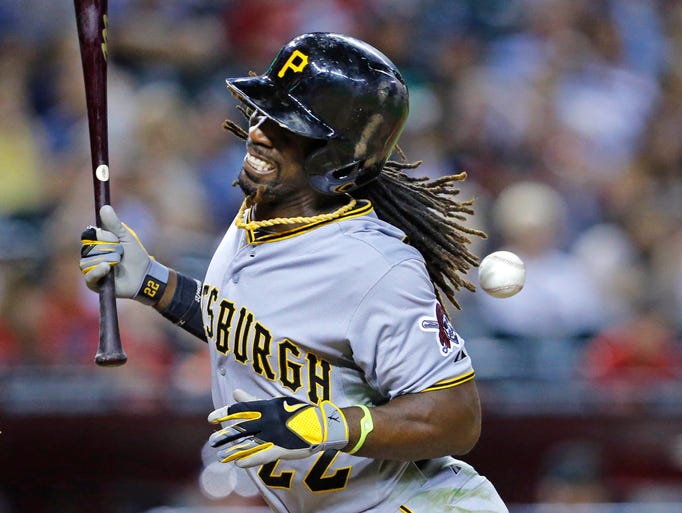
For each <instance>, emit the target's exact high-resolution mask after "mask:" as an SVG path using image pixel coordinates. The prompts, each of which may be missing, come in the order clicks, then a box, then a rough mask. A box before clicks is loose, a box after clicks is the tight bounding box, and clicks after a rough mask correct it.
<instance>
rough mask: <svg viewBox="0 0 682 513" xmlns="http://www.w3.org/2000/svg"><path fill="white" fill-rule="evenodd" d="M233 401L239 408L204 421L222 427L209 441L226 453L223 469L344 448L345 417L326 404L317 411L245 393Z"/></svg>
mask: <svg viewBox="0 0 682 513" xmlns="http://www.w3.org/2000/svg"><path fill="white" fill-rule="evenodd" d="M234 398H235V399H236V400H237V401H240V402H238V403H236V404H233V405H232V406H224V407H222V408H218V409H217V410H215V411H214V412H213V413H211V414H210V415H209V416H208V420H209V422H211V423H214V424H218V423H222V426H223V429H221V430H220V431H216V432H215V433H213V434H212V435H211V437H210V438H209V443H210V445H211V447H224V448H223V449H222V450H220V451H218V458H219V459H220V461H221V462H222V463H228V462H230V461H234V462H235V465H237V466H238V467H242V468H246V467H255V466H259V465H263V464H264V463H270V462H272V461H275V460H278V459H283V460H295V459H301V458H307V457H308V456H310V455H311V454H314V453H316V452H320V451H324V450H326V449H343V448H344V447H345V446H346V445H348V424H347V423H346V417H345V416H344V415H343V412H342V411H341V410H340V409H339V408H338V407H337V406H336V405H335V404H334V403H332V402H330V401H323V402H322V403H320V404H319V405H318V406H315V405H312V404H308V403H306V402H303V401H299V400H298V399H294V398H291V397H277V398H275V399H269V400H258V399H256V398H254V397H252V396H250V395H249V394H247V393H246V392H244V391H243V390H236V391H235V393H234Z"/></svg>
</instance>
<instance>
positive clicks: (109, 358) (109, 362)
mask: <svg viewBox="0 0 682 513" xmlns="http://www.w3.org/2000/svg"><path fill="white" fill-rule="evenodd" d="M127 361H128V356H127V355H126V354H125V353H97V354H96V355H95V363H96V364H97V365H99V366H100V367H120V366H121V365H124V364H125V363H126V362H127Z"/></svg>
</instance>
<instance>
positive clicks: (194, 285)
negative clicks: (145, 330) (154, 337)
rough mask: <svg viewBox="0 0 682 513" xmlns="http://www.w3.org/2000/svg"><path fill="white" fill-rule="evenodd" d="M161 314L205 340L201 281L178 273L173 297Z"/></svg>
mask: <svg viewBox="0 0 682 513" xmlns="http://www.w3.org/2000/svg"><path fill="white" fill-rule="evenodd" d="M161 315H163V316H164V317H165V318H166V319H168V320H169V321H171V322H173V323H175V324H177V325H178V326H180V327H181V328H183V329H185V330H187V331H188V332H190V333H192V334H193V335H196V336H197V337H199V338H200V339H202V340H206V334H205V333H204V321H203V319H202V315H201V282H200V281H199V280H195V279H194V278H189V277H187V276H184V275H182V274H180V273H178V274H177V284H176V286H175V294H173V299H171V302H170V304H169V305H168V308H166V309H165V310H164V311H163V312H161Z"/></svg>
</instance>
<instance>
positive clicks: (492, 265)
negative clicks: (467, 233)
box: [478, 251, 526, 298]
mask: <svg viewBox="0 0 682 513" xmlns="http://www.w3.org/2000/svg"><path fill="white" fill-rule="evenodd" d="M525 280H526V266H525V265H524V264H523V260H521V259H520V258H519V257H518V256H517V255H515V254H514V253H512V252H511V251H495V252H494V253H490V254H489V255H488V256H486V257H485V258H484V259H483V260H481V263H480V265H479V266H478V281H479V283H480V285H481V288H482V289H483V290H485V291H486V292H487V293H488V294H490V295H491V296H493V297H499V298H504V297H511V296H513V295H514V294H517V293H518V292H519V291H520V290H521V289H522V288H523V284H524V282H525Z"/></svg>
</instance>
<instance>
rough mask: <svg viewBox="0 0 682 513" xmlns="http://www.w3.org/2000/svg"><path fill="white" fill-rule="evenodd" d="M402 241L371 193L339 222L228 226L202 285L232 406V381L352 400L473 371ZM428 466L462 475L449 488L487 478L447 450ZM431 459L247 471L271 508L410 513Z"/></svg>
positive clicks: (424, 387) (414, 389)
mask: <svg viewBox="0 0 682 513" xmlns="http://www.w3.org/2000/svg"><path fill="white" fill-rule="evenodd" d="M248 215H249V212H248V211H247V212H246V216H247V218H248ZM247 220H248V219H247ZM403 239H404V234H403V233H402V232H401V231H400V230H398V229H397V228H395V227H393V226H391V225H389V224H387V223H385V222H383V221H381V220H379V219H378V218H377V217H376V215H375V214H374V213H373V210H372V207H371V205H370V204H369V203H368V202H366V201H365V202H360V203H358V206H356V208H355V209H354V210H352V211H351V212H349V213H347V214H346V215H344V216H343V217H341V218H340V219H335V220H333V221H326V222H321V223H316V224H312V225H308V226H304V227H302V228H296V229H293V230H290V231H288V232H285V233H280V234H272V233H270V234H268V233H258V232H255V233H254V232H252V231H249V230H245V229H239V228H237V227H236V226H235V225H234V223H233V224H232V226H231V227H230V228H229V229H228V231H227V233H226V234H225V236H224V238H223V240H222V242H221V243H220V245H219V247H218V249H217V250H216V252H215V254H214V256H213V259H212V261H211V264H210V266H209V268H208V271H207V273H206V278H205V280H204V283H203V288H202V303H201V304H202V312H203V319H204V328H205V331H206V334H207V338H208V343H209V347H210V351H211V365H212V371H213V372H212V393H213V402H214V404H215V406H216V408H217V407H221V406H225V405H229V404H232V403H234V399H233V397H232V394H233V391H234V389H235V388H241V389H243V390H245V391H246V392H248V393H250V394H251V395H253V396H256V397H259V398H263V399H265V398H272V397H276V396H282V395H287V396H293V397H296V398H298V399H301V400H303V401H308V402H310V403H318V402H319V401H322V400H325V399H328V400H331V401H333V402H334V403H335V404H337V405H338V406H339V407H346V406H352V405H355V404H360V403H361V404H366V405H381V404H382V403H385V402H386V401H389V400H391V399H393V398H395V397H397V396H400V395H402V394H414V393H423V392H427V391H430V390H439V389H443V388H447V387H453V386H457V385H458V384H460V383H463V382H466V381H468V380H470V379H472V378H473V376H474V371H473V368H472V365H471V361H470V358H469V356H468V355H467V352H466V350H465V347H464V342H463V341H462V339H461V338H460V337H459V336H458V335H457V333H456V332H455V330H454V328H453V326H452V325H451V324H450V322H449V321H448V318H447V316H446V315H445V313H444V312H443V310H442V308H441V307H440V305H439V304H438V302H437V301H436V298H435V294H434V290H433V286H432V284H431V281H430V279H429V276H428V274H427V271H426V268H425V265H424V262H423V258H422V257H421V255H420V253H419V252H418V251H417V250H415V249H414V248H413V247H411V246H409V245H408V244H405V243H404V242H403ZM426 467H430V468H431V469H432V470H431V471H430V475H434V476H435V475H441V471H442V470H443V469H447V470H446V472H447V474H446V478H451V479H453V480H457V479H459V481H460V482H459V483H455V482H448V487H452V486H454V487H457V486H459V487H461V488H463V487H465V482H468V483H469V484H470V485H471V484H472V483H475V480H474V481H472V479H473V478H474V477H475V478H477V479H478V478H480V476H477V474H476V473H475V472H474V471H473V470H471V471H467V472H465V471H464V470H463V469H470V467H468V466H466V465H465V464H462V463H461V462H457V461H456V460H454V459H452V458H445V459H443V460H441V461H439V462H436V463H434V462H429V465H427V466H426ZM426 467H425V465H424V463H420V464H419V465H418V464H416V463H409V462H397V461H379V460H372V459H367V458H362V457H356V456H351V455H349V454H347V453H344V452H337V451H325V452H323V453H319V454H316V455H314V456H311V457H309V458H307V459H302V460H290V461H284V460H281V461H277V462H275V463H271V464H267V465H264V466H262V467H260V468H258V469H252V470H250V474H251V477H252V478H253V479H254V481H255V483H256V485H257V486H258V488H259V489H260V491H261V493H262V495H263V497H264V498H265V500H266V501H267V502H268V504H269V505H270V506H271V508H272V509H273V510H274V511H277V512H289V513H294V512H295V513H312V512H315V513H326V512H329V513H357V512H365V511H371V512H378V511H399V510H400V511H407V512H409V511H413V510H411V509H409V501H410V498H414V497H415V496H417V495H418V494H420V493H421V492H423V491H424V486H426V485H427V482H428V477H429V472H427V470H425V468H426ZM448 476H450V477H448ZM481 479H482V478H481ZM446 481H447V479H446ZM434 495H437V494H434ZM399 508H404V509H399ZM420 511H424V512H426V511H429V510H427V509H419V510H414V513H419V512H420ZM433 511H438V509H431V510H430V513H431V512H433Z"/></svg>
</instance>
